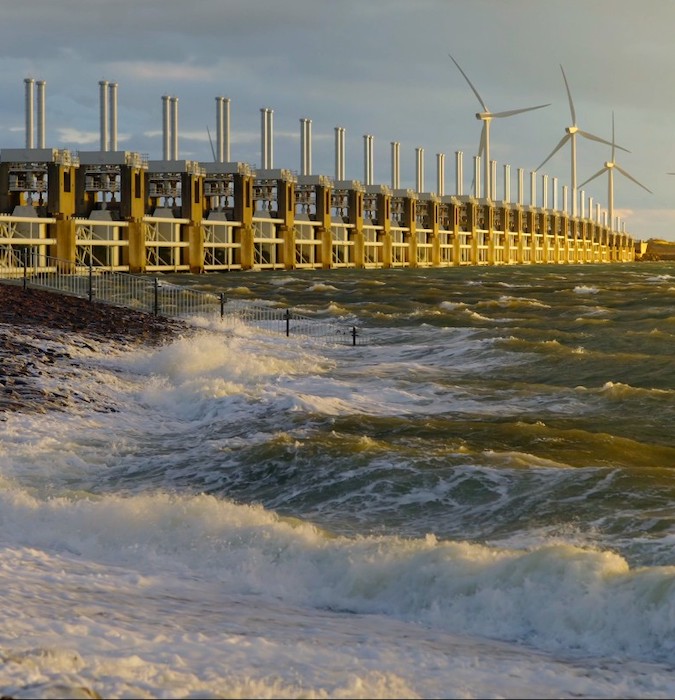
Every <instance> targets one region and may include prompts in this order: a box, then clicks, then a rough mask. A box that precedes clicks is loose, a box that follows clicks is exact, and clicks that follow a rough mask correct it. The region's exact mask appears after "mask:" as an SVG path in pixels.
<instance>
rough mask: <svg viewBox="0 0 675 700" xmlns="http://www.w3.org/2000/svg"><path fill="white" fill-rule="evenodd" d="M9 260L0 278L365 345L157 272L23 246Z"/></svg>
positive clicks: (140, 307) (343, 329)
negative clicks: (88, 262) (134, 271)
mask: <svg viewBox="0 0 675 700" xmlns="http://www.w3.org/2000/svg"><path fill="white" fill-rule="evenodd" d="M14 263H15V264H13V265H4V266H0V281H9V280H14V281H15V282H21V283H22V284H23V286H24V288H26V287H28V286H30V287H37V288H40V289H49V290H52V291H56V292H61V293H65V294H71V295H73V296H77V297H82V298H86V299H89V301H98V302H103V303H106V304H111V305H114V306H122V307H126V308H130V309H134V310H135V311H142V312H145V313H151V314H154V315H156V316H166V317H169V318H177V319H189V318H191V317H192V318H195V317H203V318H206V319H219V320H220V321H221V322H222V323H223V324H225V325H228V326H234V325H236V324H247V325H251V326H255V327H256V328H260V329H262V330H266V331H270V332H275V333H283V334H285V335H286V336H291V335H293V336H302V337H307V338H317V339H320V340H324V341H326V342H334V343H339V344H349V345H362V344H364V338H363V336H362V335H361V333H360V332H359V331H358V330H357V328H356V327H355V326H346V325H344V326H340V325H339V324H336V323H331V322H327V321H324V320H322V319H317V318H312V317H311V316H306V315H302V314H298V313H296V312H295V311H292V310H290V309H288V308H279V307H273V306H267V305H264V304H256V303H252V302H246V301H241V300H233V299H227V297H226V295H225V294H224V293H220V294H215V293H212V292H203V291H200V290H196V289H189V288H188V287H182V286H180V285H176V284H170V283H167V282H164V281H161V280H160V279H158V278H157V277H147V276H140V275H131V274H129V273H126V272H114V271H109V270H106V269H105V268H101V267H94V266H85V265H77V264H73V263H72V262H69V261H66V260H61V259H59V258H55V257H53V256H50V255H42V254H39V253H34V252H28V251H27V252H26V254H25V255H24V256H22V259H18V258H17V259H16V260H15V261H14Z"/></svg>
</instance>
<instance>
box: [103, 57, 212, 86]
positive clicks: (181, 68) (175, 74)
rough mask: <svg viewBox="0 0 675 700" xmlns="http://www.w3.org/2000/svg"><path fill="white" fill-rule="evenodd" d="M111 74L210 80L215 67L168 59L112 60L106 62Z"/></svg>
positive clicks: (154, 79)
mask: <svg viewBox="0 0 675 700" xmlns="http://www.w3.org/2000/svg"><path fill="white" fill-rule="evenodd" d="M107 67H108V69H109V70H110V72H111V74H112V75H119V76H121V77H123V78H130V79H137V80H152V81H158V80H162V81H208V82H210V81H212V80H214V78H215V69H214V68H211V67H208V66H198V65H195V64H194V63H172V62H170V61H112V62H110V63H108V64H107Z"/></svg>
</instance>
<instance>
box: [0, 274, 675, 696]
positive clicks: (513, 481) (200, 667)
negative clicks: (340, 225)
mask: <svg viewBox="0 0 675 700" xmlns="http://www.w3.org/2000/svg"><path fill="white" fill-rule="evenodd" d="M166 278H167V280H170V281H172V282H178V283H180V284H184V285H188V286H192V287H194V288H196V289H202V290H210V291H219V292H220V291H222V292H225V294H226V295H227V298H229V299H241V300H249V301H255V302H258V303H266V304H270V305H273V306H278V307H280V308H291V309H293V310H295V311H296V312H298V313H302V314H305V315H309V316H314V317H316V318H317V320H318V321H320V322H322V323H323V322H326V321H331V322H336V323H340V324H344V325H345V326H347V327H351V326H356V327H357V328H358V329H359V334H360V337H361V338H362V339H363V340H364V341H365V342H364V343H363V344H362V345H357V346H356V347H351V346H349V345H332V344H330V343H324V342H319V341H316V340H311V339H309V340H308V339H306V338H304V339H303V338H301V337H293V336H291V337H289V338H287V337H285V336H284V335H280V334H270V333H267V332H264V331H261V330H258V329H256V328H254V327H250V326H240V327H235V328H231V327H228V328H224V327H221V326H220V325H219V324H218V323H217V322H213V321H207V320H200V319H197V320H196V321H195V325H196V330H195V333H194V335H191V336H189V337H188V336H186V337H184V338H182V339H179V340H177V341H175V342H172V343H171V344H169V345H166V346H163V347H160V348H137V349H133V350H125V351H121V350H119V349H115V348H113V347H108V346H106V345H105V344H91V343H88V344H83V343H80V342H75V341H76V340H77V338H76V337H73V339H72V340H73V342H72V343H69V341H58V342H62V343H63V342H65V343H66V345H67V349H68V352H69V353H70V354H71V356H72V357H74V358H75V359H76V361H77V364H76V365H73V366H70V367H69V368H68V370H67V372H66V371H65V370H58V371H57V372H56V373H55V374H53V375H50V376H49V377H47V376H45V377H44V378H43V382H44V384H45V388H51V389H54V388H55V387H58V388H59V391H60V392H61V393H62V394H63V395H65V396H70V397H71V398H72V399H73V400H72V402H71V404H72V405H71V406H70V407H69V409H68V410H67V411H58V412H57V411H52V412H46V413H43V414H20V413H12V414H8V415H6V416H3V417H2V418H3V420H2V421H0V591H1V594H0V596H1V598H0V600H1V601H2V604H1V605H0V694H1V695H3V696H11V697H15V698H28V697H92V696H93V697H95V696H96V695H99V696H100V697H105V698H132V697H133V698H220V697H225V698H230V697H233V698H236V697H245V698H250V697H255V698H264V697H274V698H282V697H291V698H296V697H302V698H357V697H363V698H403V697H405V698H408V697H410V698H415V697H425V698H439V697H444V698H445V697H447V698H487V697H490V698H567V697H575V698H617V697H621V698H638V697H639V698H646V697H650V698H670V697H673V696H674V695H675V430H674V429H673V426H674V425H675V363H674V362H673V359H674V348H675V264H666V263H641V264H640V263H635V264H616V265H584V266H546V265H541V266H517V267H491V268H478V267H467V268H454V269H446V270H437V269H436V270H411V269H406V270H360V271H356V270H333V271H292V272H233V273H223V274H216V273H211V274H207V275H201V276H192V275H168V276H166ZM55 342H56V341H55ZM59 372H60V373H59ZM83 397H84V398H86V399H89V401H82V400H75V399H76V398H78V399H82V398H83Z"/></svg>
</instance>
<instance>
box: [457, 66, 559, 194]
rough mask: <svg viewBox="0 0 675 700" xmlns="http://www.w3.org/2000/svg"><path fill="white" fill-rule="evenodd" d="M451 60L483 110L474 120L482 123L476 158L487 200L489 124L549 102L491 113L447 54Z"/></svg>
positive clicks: (489, 190)
mask: <svg viewBox="0 0 675 700" xmlns="http://www.w3.org/2000/svg"><path fill="white" fill-rule="evenodd" d="M448 56H450V58H451V59H452V62H453V63H454V64H455V65H456V66H457V68H458V69H459V72H460V73H461V74H462V75H463V76H464V79H465V80H466V82H467V83H469V87H470V88H471V89H472V90H473V93H474V95H476V97H477V98H478V102H479V103H480V105H481V107H482V108H483V111H482V112H476V119H478V120H480V121H482V122H483V128H482V130H481V133H480V143H479V146H478V156H480V157H481V159H482V161H483V169H484V170H483V171H484V182H485V185H484V186H485V193H486V195H487V197H488V198H489V197H490V195H491V192H492V186H491V185H492V183H491V181H490V175H491V173H490V169H491V164H490V163H491V161H490V122H491V121H492V120H493V119H501V118H502V117H512V116H513V115H514V114H521V113H522V112H530V111H532V110H533V109H541V108H542V107H548V106H549V104H550V102H549V103H548V104H545V105H537V106H536V107H523V108H521V109H509V110H507V111H506V112H491V111H490V110H489V109H488V107H487V105H486V104H485V102H484V100H483V98H482V97H481V96H480V94H479V93H478V90H476V88H475V87H474V86H473V84H472V82H471V81H470V80H469V78H468V76H467V74H466V73H465V72H464V71H463V70H462V67H461V66H460V65H459V63H457V61H455V59H454V58H453V57H452V55H451V54H448Z"/></svg>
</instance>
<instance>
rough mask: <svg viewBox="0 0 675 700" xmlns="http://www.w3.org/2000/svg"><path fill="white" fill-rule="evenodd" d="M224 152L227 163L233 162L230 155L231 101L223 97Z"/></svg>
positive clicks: (222, 133)
mask: <svg viewBox="0 0 675 700" xmlns="http://www.w3.org/2000/svg"><path fill="white" fill-rule="evenodd" d="M220 139H221V141H222V148H221V150H222V152H223V158H224V159H225V162H226V163H229V162H230V160H231V155H230V99H229V97H223V123H222V128H221V136H220Z"/></svg>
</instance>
